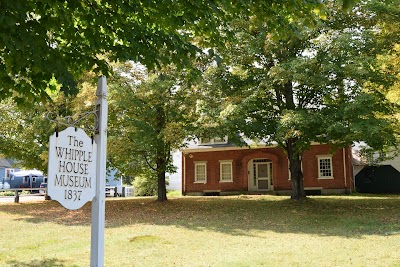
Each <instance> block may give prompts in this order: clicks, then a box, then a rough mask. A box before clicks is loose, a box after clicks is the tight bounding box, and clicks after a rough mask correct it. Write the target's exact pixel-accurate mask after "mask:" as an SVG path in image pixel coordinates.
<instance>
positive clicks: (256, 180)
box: [249, 159, 272, 191]
mask: <svg viewBox="0 0 400 267" xmlns="http://www.w3.org/2000/svg"><path fill="white" fill-rule="evenodd" d="M252 165H253V166H252V167H253V168H252V171H251V172H250V173H251V175H250V177H249V178H250V181H249V191H268V190H272V161H271V160H269V159H254V160H253V164H252Z"/></svg>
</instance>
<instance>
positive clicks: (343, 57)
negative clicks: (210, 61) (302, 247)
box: [199, 1, 397, 191]
mask: <svg viewBox="0 0 400 267" xmlns="http://www.w3.org/2000/svg"><path fill="white" fill-rule="evenodd" d="M371 2H374V3H376V2H375V1H371ZM371 2H360V3H358V4H357V5H356V6H355V7H354V8H353V9H351V10H348V12H345V13H344V12H342V11H341V8H340V6H338V5H337V4H335V3H334V2H327V8H326V9H325V10H324V17H323V18H322V17H321V15H320V14H317V13H315V14H314V15H313V16H312V18H309V19H305V18H302V17H298V18H296V19H293V20H292V19H288V17H286V16H284V15H283V14H279V15H278V17H279V18H281V19H282V20H283V21H285V22H286V23H284V26H285V29H286V31H285V32H284V33H282V31H276V28H275V25H273V26H271V25H269V24H268V20H267V19H265V18H264V17H261V16H258V14H256V15H254V16H253V17H252V18H250V19H246V18H243V17H241V16H238V17H237V19H235V20H233V21H232V23H231V26H232V28H233V31H234V33H235V37H236V38H235V40H234V41H233V40H231V41H230V42H229V43H227V45H226V48H225V49H224V50H223V51H222V50H221V51H219V52H220V53H221V54H222V57H223V58H225V59H227V60H228V61H227V62H225V63H223V64H220V65H219V66H212V67H211V68H210V70H208V71H207V72H206V73H205V77H204V80H203V83H202V85H201V87H202V88H203V91H204V92H205V93H204V98H203V99H202V101H201V102H200V105H199V113H201V114H202V116H203V118H202V119H201V122H202V123H205V125H207V126H210V128H219V129H220V131H222V132H224V131H225V134H226V133H230V134H231V136H229V138H230V140H234V141H240V140H237V139H238V137H240V135H239V134H238V133H240V134H243V135H244V136H245V137H247V138H250V139H255V140H262V141H264V142H267V143H272V142H274V143H277V144H279V145H280V146H281V147H282V148H283V149H284V150H285V151H286V152H287V154H288V157H289V161H290V166H291V172H292V185H294V183H295V182H296V181H298V183H299V184H300V182H301V181H302V179H300V177H301V175H302V174H301V171H300V170H299V169H297V167H298V166H300V162H299V156H301V155H302V153H303V152H304V151H305V150H306V149H308V148H309V146H310V145H311V143H312V142H313V141H318V142H322V143H329V144H332V145H333V147H334V148H338V147H344V146H349V145H351V144H352V143H353V142H356V141H364V142H366V143H367V144H368V145H369V146H371V147H372V148H374V149H377V150H381V149H384V148H385V147H388V146H392V145H393V144H394V143H395V141H396V140H395V126H396V124H397V119H396V118H395V117H394V113H395V109H394V105H393V104H392V103H390V101H388V99H387V97H386V94H387V92H388V90H389V88H390V86H392V84H393V82H394V81H395V77H394V76H393V73H390V72H388V71H387V68H386V69H385V68H383V65H382V61H381V60H380V59H379V58H380V57H381V56H382V54H384V53H385V51H388V50H389V49H390V48H391V47H392V45H393V44H391V43H390V42H385V40H388V38H389V36H390V37H393V35H395V34H396V33H395V32H393V33H392V34H387V32H385V31H384V30H379V29H380V25H382V21H381V20H380V18H379V16H377V14H379V12H378V13H377V11H376V10H375V9H373V8H371V6H373V5H371ZM386 4H387V3H386ZM388 6H389V5H388V4H387V6H386V7H388ZM392 19H393V18H392ZM310 21H312V23H311V24H310V23H309V22H310ZM210 131H211V132H212V131H213V129H211V130H210ZM240 138H241V137H240ZM235 139H236V140H235ZM297 171H298V172H297ZM299 191H301V186H300V188H299Z"/></svg>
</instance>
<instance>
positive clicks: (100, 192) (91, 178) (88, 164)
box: [48, 76, 108, 267]
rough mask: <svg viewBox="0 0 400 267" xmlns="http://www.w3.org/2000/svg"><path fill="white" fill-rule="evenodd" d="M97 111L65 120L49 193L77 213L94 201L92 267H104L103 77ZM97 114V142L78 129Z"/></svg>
mask: <svg viewBox="0 0 400 267" xmlns="http://www.w3.org/2000/svg"><path fill="white" fill-rule="evenodd" d="M96 96H97V100H96V106H95V111H94V112H88V113H86V114H84V115H83V116H82V117H81V118H80V119H78V120H75V121H74V120H73V118H72V117H71V116H67V117H65V118H64V119H65V121H66V122H67V123H61V122H59V121H58V120H52V119H50V118H49V115H50V113H49V114H48V119H49V120H50V121H52V122H55V123H61V124H64V125H67V126H68V128H67V129H65V130H63V131H61V132H58V130H57V131H56V132H55V133H54V134H53V135H52V136H50V142H49V165H48V194H49V196H50V197H51V198H52V199H54V200H57V201H58V202H60V204H61V205H63V206H64V207H65V208H67V209H70V210H74V209H79V208H81V207H82V206H83V205H84V204H85V203H86V202H88V201H92V229H91V244H90V246H91V247H90V266H91V267H103V266H104V220H105V194H106V190H105V184H106V175H107V173H106V159H107V116H108V103H107V99H106V97H107V83H106V77H104V76H103V77H101V78H99V82H98V85H97V91H96ZM90 114H94V115H95V120H96V121H95V127H94V130H95V138H94V140H93V139H92V138H90V137H89V136H87V135H86V133H85V132H84V131H83V130H82V129H80V128H77V127H76V125H77V123H78V122H79V121H80V120H82V119H83V118H85V117H86V116H88V115H90Z"/></svg>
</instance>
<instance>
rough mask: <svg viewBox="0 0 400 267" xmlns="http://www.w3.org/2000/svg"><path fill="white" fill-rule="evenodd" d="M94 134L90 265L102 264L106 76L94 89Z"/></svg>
mask: <svg viewBox="0 0 400 267" xmlns="http://www.w3.org/2000/svg"><path fill="white" fill-rule="evenodd" d="M96 96H97V100H96V106H95V112H96V114H97V116H96V126H97V127H96V129H97V130H96V135H95V142H96V144H97V166H96V196H95V198H94V199H93V201H92V235H91V243H90V244H91V250H90V251H91V253H90V266H91V267H102V266H104V220H105V194H106V191H105V184H106V174H107V173H106V160H107V117H108V102H107V99H106V97H107V82H106V77H104V76H103V77H101V78H99V82H98V85H97V91H96Z"/></svg>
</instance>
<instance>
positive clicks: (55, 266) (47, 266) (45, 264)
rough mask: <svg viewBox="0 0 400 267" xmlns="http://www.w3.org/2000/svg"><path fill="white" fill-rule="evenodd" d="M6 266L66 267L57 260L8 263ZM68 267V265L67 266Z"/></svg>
mask: <svg viewBox="0 0 400 267" xmlns="http://www.w3.org/2000/svg"><path fill="white" fill-rule="evenodd" d="M7 266H10V267H64V266H67V265H65V264H64V263H63V261H60V260H58V259H44V260H33V261H30V262H22V261H15V260H13V261H9V262H7ZM69 266H70V265H69Z"/></svg>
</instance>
